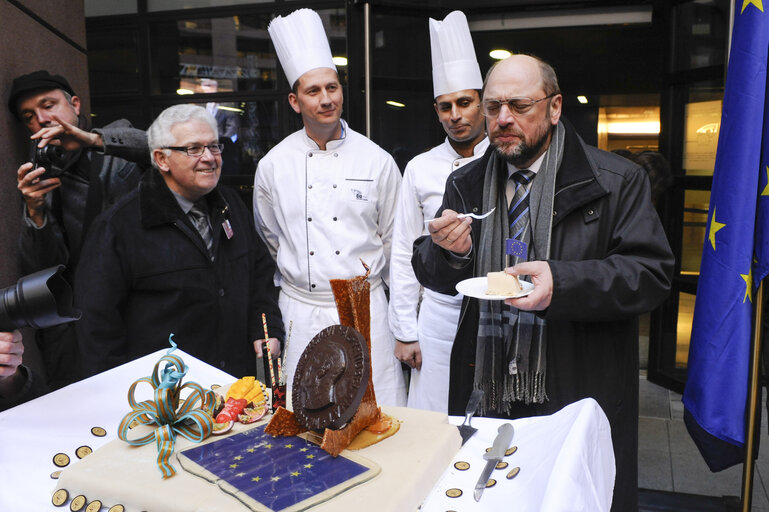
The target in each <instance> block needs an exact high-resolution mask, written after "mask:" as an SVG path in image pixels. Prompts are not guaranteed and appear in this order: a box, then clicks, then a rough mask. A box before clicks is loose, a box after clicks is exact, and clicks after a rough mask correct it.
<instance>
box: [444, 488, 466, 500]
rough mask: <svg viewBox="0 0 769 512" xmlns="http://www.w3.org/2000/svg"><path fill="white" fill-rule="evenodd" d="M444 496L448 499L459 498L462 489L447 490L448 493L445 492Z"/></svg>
mask: <svg viewBox="0 0 769 512" xmlns="http://www.w3.org/2000/svg"><path fill="white" fill-rule="evenodd" d="M446 496H448V497H449V498H459V497H460V496H462V489H457V488H456V487H454V488H453V489H449V490H448V491H446Z"/></svg>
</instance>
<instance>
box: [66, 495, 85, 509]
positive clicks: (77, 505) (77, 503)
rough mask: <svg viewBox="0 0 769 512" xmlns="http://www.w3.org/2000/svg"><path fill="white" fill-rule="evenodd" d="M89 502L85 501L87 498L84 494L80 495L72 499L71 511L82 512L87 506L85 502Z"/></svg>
mask: <svg viewBox="0 0 769 512" xmlns="http://www.w3.org/2000/svg"><path fill="white" fill-rule="evenodd" d="M86 501H88V500H86V499H85V496H83V495H82V494H79V495H77V496H75V497H74V498H72V502H71V503H70V504H69V509H70V510H71V511H72V512H78V511H80V510H83V507H84V506H85V502H86Z"/></svg>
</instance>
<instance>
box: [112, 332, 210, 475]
mask: <svg viewBox="0 0 769 512" xmlns="http://www.w3.org/2000/svg"><path fill="white" fill-rule="evenodd" d="M173 336H174V335H173V334H171V335H170V336H169V337H168V342H169V343H170V344H171V348H170V349H169V350H168V352H166V355H164V356H163V357H162V358H161V359H160V361H158V362H157V363H156V364H155V369H154V370H153V372H152V375H151V376H149V377H142V378H141V379H138V380H136V381H134V383H133V384H131V387H130V388H129V389H128V403H129V405H130V406H131V409H132V410H131V412H129V413H128V414H126V415H125V416H124V417H123V420H122V421H121V422H120V427H119V429H118V437H120V439H122V440H123V441H125V442H127V443H128V444H130V445H133V446H143V445H145V444H150V443H151V442H152V441H153V440H154V441H155V443H156V444H157V448H158V458H157V462H158V469H160V472H161V474H162V475H163V478H169V477H172V476H174V475H175V474H176V470H175V469H174V468H173V466H171V464H170V463H169V459H170V457H171V454H172V453H173V451H174V440H175V438H176V435H177V434H181V435H182V436H184V437H186V438H187V439H189V440H190V441H192V442H195V443H199V442H201V441H202V440H204V439H205V438H207V437H208V436H209V435H211V432H212V431H213V428H214V423H213V419H212V414H213V410H214V403H215V397H214V392H213V391H211V390H204V389H203V388H202V387H201V386H200V385H199V384H197V383H196V382H187V383H186V384H184V385H182V384H181V381H182V378H183V377H184V376H185V375H186V374H187V371H188V370H189V367H188V366H187V365H185V364H184V361H182V358H181V357H179V356H178V355H173V354H171V352H173V351H174V350H176V343H174V341H173ZM161 363H165V367H164V368H163V371H162V372H160V365H161ZM143 382H144V383H147V384H149V385H150V386H152V389H153V390H154V399H153V400H147V401H144V402H137V401H136V399H135V398H134V392H135V390H136V386H138V385H139V384H141V383H143ZM184 389H191V390H192V392H191V393H190V394H189V396H187V398H186V399H185V400H184V403H183V404H182V406H181V407H179V399H180V396H181V392H182V390H184ZM198 402H199V403H200V405H199V406H197V404H198ZM134 422H138V423H139V424H143V425H150V424H155V425H157V427H156V428H155V430H154V431H153V432H152V433H150V434H147V435H145V436H142V437H139V438H137V439H129V438H128V431H129V430H130V428H131V425H132V424H134Z"/></svg>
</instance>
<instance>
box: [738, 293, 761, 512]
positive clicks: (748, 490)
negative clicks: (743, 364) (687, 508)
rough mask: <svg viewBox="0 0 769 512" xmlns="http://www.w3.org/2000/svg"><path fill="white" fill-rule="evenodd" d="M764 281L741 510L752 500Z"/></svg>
mask: <svg viewBox="0 0 769 512" xmlns="http://www.w3.org/2000/svg"><path fill="white" fill-rule="evenodd" d="M763 299H764V282H763V281H761V283H760V284H759V285H758V291H757V292H756V303H755V304H756V312H755V314H754V315H753V319H754V322H755V325H754V326H753V352H752V354H751V363H750V377H749V378H750V383H749V386H750V387H749V391H748V424H747V428H746V430H747V435H746V440H745V464H743V467H742V511H743V512H750V506H751V502H752V500H753V469H754V467H755V463H754V461H753V446H754V444H755V441H756V439H755V437H756V409H757V408H758V397H759V395H760V393H761V388H760V386H759V385H758V380H759V368H760V363H761V320H762V316H763V314H762V313H763V311H762V310H763Z"/></svg>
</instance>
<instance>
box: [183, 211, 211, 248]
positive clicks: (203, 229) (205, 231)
mask: <svg viewBox="0 0 769 512" xmlns="http://www.w3.org/2000/svg"><path fill="white" fill-rule="evenodd" d="M187 215H189V217H190V220H191V221H192V225H193V226H195V229H197V230H198V233H200V236H201V238H203V242H204V243H205V244H206V249H207V250H208V256H209V257H210V258H211V259H213V258H214V251H213V246H214V234H213V232H212V231H211V224H210V222H209V220H208V212H207V209H206V207H205V205H204V204H201V203H195V204H193V205H192V208H190V211H189V212H188V213H187Z"/></svg>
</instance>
